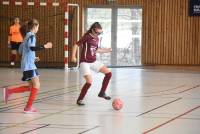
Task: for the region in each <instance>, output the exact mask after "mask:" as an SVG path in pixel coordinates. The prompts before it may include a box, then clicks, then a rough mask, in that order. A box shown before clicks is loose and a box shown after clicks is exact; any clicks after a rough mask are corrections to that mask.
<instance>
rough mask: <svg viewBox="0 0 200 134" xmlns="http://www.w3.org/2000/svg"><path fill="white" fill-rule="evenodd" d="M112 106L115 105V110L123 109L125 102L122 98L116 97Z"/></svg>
mask: <svg viewBox="0 0 200 134" xmlns="http://www.w3.org/2000/svg"><path fill="white" fill-rule="evenodd" d="M112 107H113V109H115V110H120V109H122V107H123V102H122V100H121V99H119V98H116V99H114V100H113V102H112Z"/></svg>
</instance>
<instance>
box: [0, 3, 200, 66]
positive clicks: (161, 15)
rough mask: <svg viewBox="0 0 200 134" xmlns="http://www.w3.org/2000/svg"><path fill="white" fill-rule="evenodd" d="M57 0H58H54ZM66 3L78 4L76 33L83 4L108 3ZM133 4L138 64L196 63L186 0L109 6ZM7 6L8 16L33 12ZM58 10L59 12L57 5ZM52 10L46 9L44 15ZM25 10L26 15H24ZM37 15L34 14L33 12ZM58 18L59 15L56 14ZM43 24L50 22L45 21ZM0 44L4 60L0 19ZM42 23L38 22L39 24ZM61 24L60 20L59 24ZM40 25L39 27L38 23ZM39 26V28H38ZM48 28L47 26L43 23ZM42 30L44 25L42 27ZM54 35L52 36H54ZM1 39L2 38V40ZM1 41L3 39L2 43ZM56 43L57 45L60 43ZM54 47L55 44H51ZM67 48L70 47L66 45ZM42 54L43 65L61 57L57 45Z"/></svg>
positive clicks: (195, 34) (1, 11)
mask: <svg viewBox="0 0 200 134" xmlns="http://www.w3.org/2000/svg"><path fill="white" fill-rule="evenodd" d="M0 1H2V0H0ZM57 1H58V0H57ZM66 2H68V3H77V4H79V5H80V9H81V12H80V15H81V16H80V20H81V22H80V26H81V29H80V35H82V34H83V31H84V29H83V28H84V27H83V26H84V21H83V18H84V10H85V8H86V7H87V6H92V5H94V6H96V5H108V3H107V1H106V0H66ZM117 5H120V6H123V5H133V6H137V5H138V6H141V7H142V9H143V20H142V21H143V22H142V23H143V24H142V64H143V65H200V36H199V35H200V30H199V29H200V17H189V16H188V0H116V3H115V4H111V5H110V6H117ZM10 10H11V9H10V8H9V7H2V5H1V6H0V15H1V16H2V15H4V16H9V15H11V14H12V15H14V14H21V13H22V14H23V15H22V17H23V18H28V17H29V15H33V16H36V13H34V12H31V9H30V10H26V12H27V14H24V12H22V10H16V11H17V12H16V11H15V10H12V11H10ZM59 10H60V13H61V12H62V11H61V9H59ZM39 12H41V13H42V14H41V16H44V15H46V14H44V13H43V12H46V10H45V9H40V8H39ZM52 13H53V11H51V10H50V12H49V13H47V14H48V15H51V14H52ZM28 14H29V15H28ZM36 17H37V16H36ZM57 19H59V21H62V19H63V18H62V17H61V16H60V17H58V18H57ZM76 21H77V20H76V14H75V16H74V18H73V20H72V25H71V29H72V33H71V44H70V45H72V44H74V43H75V42H76V35H77V33H76V29H77V27H76ZM44 24H45V25H54V24H53V23H50V22H46V23H44ZM0 25H1V27H0V30H1V35H0V36H1V41H0V42H1V46H0V48H1V49H0V62H6V61H8V55H9V53H8V51H7V50H6V51H5V49H6V46H5V45H2V44H5V43H6V41H5V40H7V35H5V34H2V31H3V32H4V33H5V32H6V28H7V27H8V25H9V21H3V22H2V21H1V24H0ZM42 25H43V24H41V26H42ZM60 25H61V24H60ZM40 28H41V27H40ZM41 29H42V28H41ZM46 29H48V27H46ZM44 30H45V29H44ZM56 30H57V31H56V33H57V32H59V31H62V32H63V27H62V26H60V27H57V28H56ZM41 36H45V40H47V39H52V38H55V39H54V40H56V41H55V42H56V44H61V45H62V43H63V40H62V39H61V37H58V36H62V37H63V35H62V34H55V35H54V34H50V35H42V33H41ZM55 36H56V37H55ZM3 40H4V41H3ZM2 41H3V43H2ZM61 45H59V47H60V46H61ZM54 49H56V48H54ZM70 51H71V49H70ZM41 56H42V57H44V59H45V60H44V61H45V62H46V63H45V64H46V65H48V64H49V65H50V63H54V62H55V63H56V62H57V61H59V62H62V61H63V52H62V50H61V49H59V51H56V52H47V53H46V52H45V53H42V54H41Z"/></svg>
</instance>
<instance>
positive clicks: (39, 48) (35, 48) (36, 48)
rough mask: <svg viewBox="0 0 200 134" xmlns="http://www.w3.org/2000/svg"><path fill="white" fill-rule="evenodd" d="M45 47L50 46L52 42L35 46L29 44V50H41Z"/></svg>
mask: <svg viewBox="0 0 200 134" xmlns="http://www.w3.org/2000/svg"><path fill="white" fill-rule="evenodd" d="M47 48H52V43H51V42H47V43H46V44H45V45H43V46H42V45H39V46H38V45H37V46H30V50H31V51H41V50H44V49H47Z"/></svg>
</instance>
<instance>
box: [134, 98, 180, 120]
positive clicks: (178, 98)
mask: <svg viewBox="0 0 200 134" xmlns="http://www.w3.org/2000/svg"><path fill="white" fill-rule="evenodd" d="M181 99H182V98H178V99H175V100H173V101H170V102H167V103H165V104H163V105H160V106H158V107H156V108H153V109H151V110H148V111H146V112H143V113H141V114H139V115H137V116H136V117H139V116H141V115H144V114H147V113H150V112H152V111H154V110H157V109H159V108H161V107H164V106H166V105H169V104H171V103H173V102H176V101H178V100H181Z"/></svg>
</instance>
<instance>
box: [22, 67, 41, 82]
mask: <svg viewBox="0 0 200 134" xmlns="http://www.w3.org/2000/svg"><path fill="white" fill-rule="evenodd" d="M38 76H39V73H38V71H37V69H36V70H28V71H24V72H23V77H22V81H30V80H31V79H32V78H34V77H38Z"/></svg>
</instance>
